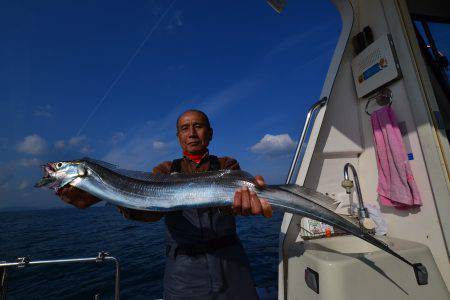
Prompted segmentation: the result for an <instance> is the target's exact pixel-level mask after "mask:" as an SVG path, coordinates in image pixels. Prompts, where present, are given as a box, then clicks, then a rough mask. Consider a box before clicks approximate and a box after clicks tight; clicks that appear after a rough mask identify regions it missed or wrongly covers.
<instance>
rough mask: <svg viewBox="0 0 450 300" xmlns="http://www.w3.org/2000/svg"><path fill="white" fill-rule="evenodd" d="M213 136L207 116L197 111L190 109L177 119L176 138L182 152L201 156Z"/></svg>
mask: <svg viewBox="0 0 450 300" xmlns="http://www.w3.org/2000/svg"><path fill="white" fill-rule="evenodd" d="M212 136H213V130H212V128H211V125H210V123H209V119H208V116H207V115H206V114H205V113H204V112H202V111H199V110H195V109H190V110H187V111H185V112H184V113H182V114H181V115H180V116H179V117H178V119H177V137H178V142H179V143H180V146H181V148H182V149H183V151H185V152H187V153H190V154H201V153H203V152H205V150H206V149H207V147H208V145H209V142H210V141H211V139H212Z"/></svg>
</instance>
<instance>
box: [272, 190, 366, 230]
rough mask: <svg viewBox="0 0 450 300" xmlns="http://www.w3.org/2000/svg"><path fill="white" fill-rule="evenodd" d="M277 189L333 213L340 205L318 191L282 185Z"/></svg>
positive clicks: (356, 224) (351, 220)
mask: <svg viewBox="0 0 450 300" xmlns="http://www.w3.org/2000/svg"><path fill="white" fill-rule="evenodd" d="M279 188H280V189H282V190H285V191H288V192H291V193H293V194H296V195H298V196H300V197H303V198H306V199H308V200H309V201H311V202H314V203H316V204H318V205H320V206H322V207H325V208H327V209H329V210H331V211H332V212H335V211H336V209H337V207H338V206H339V204H340V202H339V201H336V200H334V199H333V198H331V197H329V196H327V195H324V194H322V193H320V192H318V191H315V190H313V189H310V188H307V187H304V186H299V185H296V184H284V185H280V186H279ZM339 216H341V217H342V218H344V219H346V220H347V221H348V222H351V223H352V224H353V225H355V226H357V227H360V225H359V223H358V220H356V219H355V218H353V217H351V216H348V215H343V214H339Z"/></svg>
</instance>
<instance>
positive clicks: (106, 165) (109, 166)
mask: <svg viewBox="0 0 450 300" xmlns="http://www.w3.org/2000/svg"><path fill="white" fill-rule="evenodd" d="M80 161H86V162H90V163H94V164H97V165H99V166H102V167H104V168H107V169H109V170H112V171H113V170H115V169H119V166H118V165H115V164H112V163H109V162H106V161H102V160H98V159H94V158H90V157H83V158H82V159H80Z"/></svg>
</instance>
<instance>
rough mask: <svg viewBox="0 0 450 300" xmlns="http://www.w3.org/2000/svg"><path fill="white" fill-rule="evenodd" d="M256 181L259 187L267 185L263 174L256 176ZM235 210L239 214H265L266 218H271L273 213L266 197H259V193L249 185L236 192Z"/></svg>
mask: <svg viewBox="0 0 450 300" xmlns="http://www.w3.org/2000/svg"><path fill="white" fill-rule="evenodd" d="M255 182H256V185H257V186H258V187H264V186H265V185H266V183H265V182H264V178H263V177H262V176H255ZM233 211H234V212H235V214H237V215H242V216H249V215H263V216H264V217H266V218H270V217H271V216H272V214H273V212H272V207H271V206H270V204H269V202H268V201H267V200H266V199H259V198H258V195H256V193H255V192H253V191H250V190H249V189H248V188H247V187H244V188H241V189H238V190H237V191H236V192H235V193H234V203H233Z"/></svg>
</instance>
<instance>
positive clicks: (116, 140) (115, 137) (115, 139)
mask: <svg viewBox="0 0 450 300" xmlns="http://www.w3.org/2000/svg"><path fill="white" fill-rule="evenodd" d="M124 139H125V133H123V132H122V131H119V132H116V133H114V134H113V136H112V137H111V144H113V145H117V144H118V143H120V142H121V141H123V140H124Z"/></svg>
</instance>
